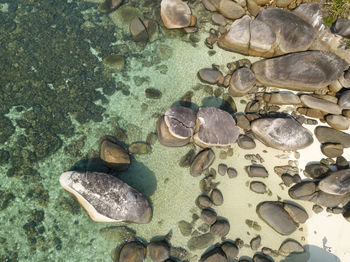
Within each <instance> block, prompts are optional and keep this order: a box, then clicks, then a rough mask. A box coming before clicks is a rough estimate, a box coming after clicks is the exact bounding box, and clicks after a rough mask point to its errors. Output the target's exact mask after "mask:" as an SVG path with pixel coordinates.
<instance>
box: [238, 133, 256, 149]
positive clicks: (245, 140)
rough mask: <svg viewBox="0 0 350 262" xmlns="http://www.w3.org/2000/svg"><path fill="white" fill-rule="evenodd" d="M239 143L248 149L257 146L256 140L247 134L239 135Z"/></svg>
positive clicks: (241, 146)
mask: <svg viewBox="0 0 350 262" xmlns="http://www.w3.org/2000/svg"><path fill="white" fill-rule="evenodd" d="M237 143H238V146H239V147H240V148H242V149H246V150H250V149H254V148H255V147H256V144H255V142H254V140H253V139H252V138H251V137H249V136H246V135H239V137H238V140H237Z"/></svg>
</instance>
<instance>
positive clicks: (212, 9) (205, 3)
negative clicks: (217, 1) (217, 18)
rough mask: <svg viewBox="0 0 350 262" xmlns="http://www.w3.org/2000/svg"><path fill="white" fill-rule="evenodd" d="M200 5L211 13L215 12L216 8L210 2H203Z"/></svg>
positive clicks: (205, 0)
mask: <svg viewBox="0 0 350 262" xmlns="http://www.w3.org/2000/svg"><path fill="white" fill-rule="evenodd" d="M202 4H203V5H204V7H205V8H206V9H207V10H208V11H211V12H215V11H216V7H215V6H214V5H213V4H212V3H211V2H210V0H203V1H202Z"/></svg>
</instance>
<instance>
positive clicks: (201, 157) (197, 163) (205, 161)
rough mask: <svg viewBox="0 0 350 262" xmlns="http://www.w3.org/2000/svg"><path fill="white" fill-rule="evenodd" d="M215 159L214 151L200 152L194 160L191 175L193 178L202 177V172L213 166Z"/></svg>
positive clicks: (205, 150)
mask: <svg viewBox="0 0 350 262" xmlns="http://www.w3.org/2000/svg"><path fill="white" fill-rule="evenodd" d="M214 159H215V155H214V152H213V150H211V149H204V150H202V151H200V152H199V153H198V154H197V155H196V157H195V158H194V160H193V162H192V164H191V167H190V173H191V175H192V176H200V175H201V174H202V172H203V171H204V170H205V169H207V168H208V167H210V166H211V164H212V163H213V161H214Z"/></svg>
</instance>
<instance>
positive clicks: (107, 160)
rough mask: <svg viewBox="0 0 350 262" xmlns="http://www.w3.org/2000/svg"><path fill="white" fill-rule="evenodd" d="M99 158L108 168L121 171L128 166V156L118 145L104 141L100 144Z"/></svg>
mask: <svg viewBox="0 0 350 262" xmlns="http://www.w3.org/2000/svg"><path fill="white" fill-rule="evenodd" d="M100 158H101V160H102V161H103V163H104V164H105V165H106V166H108V167H109V168H112V169H115V170H118V171H123V170H126V169H128V168H129V166H130V156H129V154H128V152H127V151H126V150H125V149H124V148H123V147H122V146H120V145H118V144H115V143H113V142H112V141H110V140H108V139H105V140H103V141H102V142H101V144H100Z"/></svg>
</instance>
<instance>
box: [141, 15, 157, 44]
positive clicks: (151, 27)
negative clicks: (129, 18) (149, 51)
mask: <svg viewBox="0 0 350 262" xmlns="http://www.w3.org/2000/svg"><path fill="white" fill-rule="evenodd" d="M143 23H144V24H145V26H146V29H147V34H148V41H149V42H151V43H152V42H154V41H155V40H157V39H158V31H159V30H158V24H157V22H156V21H153V20H147V19H146V20H143Z"/></svg>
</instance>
